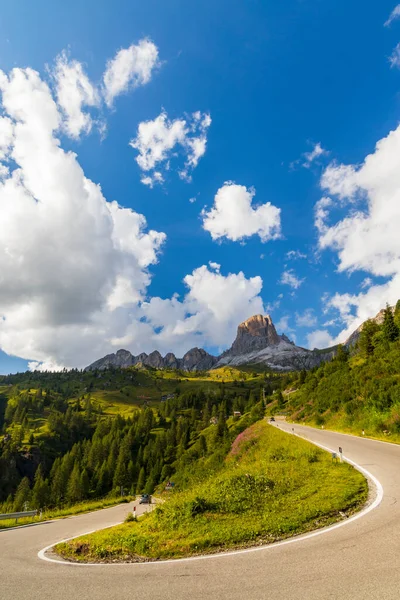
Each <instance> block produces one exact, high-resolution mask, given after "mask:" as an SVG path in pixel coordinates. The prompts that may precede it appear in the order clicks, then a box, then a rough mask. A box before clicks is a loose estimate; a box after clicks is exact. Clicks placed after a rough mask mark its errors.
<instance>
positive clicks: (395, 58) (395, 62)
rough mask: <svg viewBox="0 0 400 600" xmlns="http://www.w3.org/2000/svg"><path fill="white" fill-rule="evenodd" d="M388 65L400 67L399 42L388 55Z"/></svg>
mask: <svg viewBox="0 0 400 600" xmlns="http://www.w3.org/2000/svg"><path fill="white" fill-rule="evenodd" d="M389 62H390V66H391V67H392V68H393V67H397V68H398V69H400V43H398V44H397V46H396V47H395V48H394V49H393V52H392V54H391V55H390V56H389Z"/></svg>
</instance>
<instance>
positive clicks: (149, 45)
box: [103, 39, 159, 107]
mask: <svg viewBox="0 0 400 600" xmlns="http://www.w3.org/2000/svg"><path fill="white" fill-rule="evenodd" d="M158 65H159V61H158V48H157V46H156V45H155V44H154V43H153V42H152V41H151V40H148V39H142V40H140V41H139V43H138V44H137V45H135V44H132V45H131V46H129V48H123V49H121V50H119V52H117V54H116V55H115V57H114V58H113V59H112V60H110V61H108V63H107V68H106V70H105V72H104V75H103V84H104V92H103V93H104V98H105V101H106V104H107V105H108V106H109V107H110V106H112V104H113V101H114V98H115V97H116V96H119V95H120V94H123V93H124V92H127V91H128V90H129V89H130V88H131V87H133V88H135V87H139V86H141V85H145V84H146V83H148V82H149V81H150V79H151V76H152V72H153V70H154V69H155V68H156V67H157V66H158Z"/></svg>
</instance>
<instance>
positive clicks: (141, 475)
mask: <svg viewBox="0 0 400 600" xmlns="http://www.w3.org/2000/svg"><path fill="white" fill-rule="evenodd" d="M145 483H146V472H145V470H144V467H142V468H141V469H140V473H139V478H138V482H137V485H136V493H137V494H141V493H142V492H143V489H144V486H145Z"/></svg>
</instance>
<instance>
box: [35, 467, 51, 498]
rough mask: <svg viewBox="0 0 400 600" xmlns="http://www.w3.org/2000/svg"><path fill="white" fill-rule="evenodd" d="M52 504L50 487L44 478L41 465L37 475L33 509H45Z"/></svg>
mask: <svg viewBox="0 0 400 600" xmlns="http://www.w3.org/2000/svg"><path fill="white" fill-rule="evenodd" d="M49 502H50V487H49V483H48V481H47V480H45V479H44V477H43V470H42V465H41V464H40V465H39V466H38V468H37V469H36V473H35V484H34V486H33V490H32V504H33V508H38V509H39V508H44V507H45V506H47V505H48V504H49Z"/></svg>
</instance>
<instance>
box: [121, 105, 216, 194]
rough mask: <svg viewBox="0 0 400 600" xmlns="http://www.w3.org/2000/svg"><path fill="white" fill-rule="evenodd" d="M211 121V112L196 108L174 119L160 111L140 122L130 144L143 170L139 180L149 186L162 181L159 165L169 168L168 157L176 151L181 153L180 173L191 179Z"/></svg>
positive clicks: (171, 156)
mask: <svg viewBox="0 0 400 600" xmlns="http://www.w3.org/2000/svg"><path fill="white" fill-rule="evenodd" d="M210 125H211V117H210V115H208V114H205V113H204V114H203V113H201V112H199V111H198V112H195V113H193V114H192V115H190V116H188V117H186V118H184V119H183V118H181V119H175V120H173V121H171V120H169V119H168V115H167V113H166V112H165V111H163V112H161V114H159V115H158V117H156V118H155V119H154V120H153V121H143V122H142V123H140V124H139V127H138V132H137V135H136V137H135V138H134V139H132V140H131V141H130V144H129V145H130V146H132V148H134V149H135V150H138V153H139V154H138V156H137V158H136V162H137V164H138V165H139V167H140V169H141V170H142V171H144V173H146V174H145V175H143V177H142V179H141V181H142V183H144V184H145V185H149V186H150V187H153V185H154V184H155V183H161V182H162V181H163V180H164V177H163V174H162V173H161V171H160V169H164V170H168V169H169V168H170V161H171V159H172V158H174V157H175V156H176V155H177V153H179V152H180V153H181V154H182V155H183V156H184V165H183V167H181V168H180V169H179V176H180V177H181V178H182V179H185V180H187V181H190V173H191V172H192V171H193V169H194V168H195V167H196V166H197V165H198V162H199V160H200V158H201V157H202V156H203V155H204V153H205V151H206V144H207V130H208V128H209V126H210Z"/></svg>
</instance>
